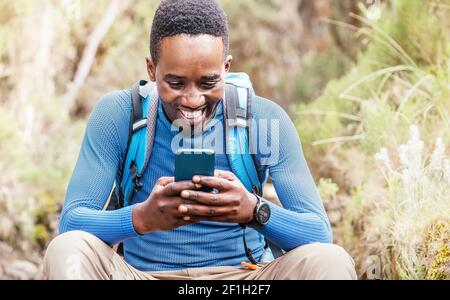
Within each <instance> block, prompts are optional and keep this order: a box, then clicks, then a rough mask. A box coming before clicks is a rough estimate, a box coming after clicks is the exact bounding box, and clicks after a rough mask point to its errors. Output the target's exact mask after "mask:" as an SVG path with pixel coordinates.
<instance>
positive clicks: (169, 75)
mask: <svg viewBox="0 0 450 300" xmlns="http://www.w3.org/2000/svg"><path fill="white" fill-rule="evenodd" d="M164 79H165V80H183V79H186V77H183V76H178V75H175V74H166V75H164Z"/></svg>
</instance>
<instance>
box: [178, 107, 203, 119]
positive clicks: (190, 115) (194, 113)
mask: <svg viewBox="0 0 450 300" xmlns="http://www.w3.org/2000/svg"><path fill="white" fill-rule="evenodd" d="M180 110H181V112H182V113H183V115H184V116H185V117H186V118H189V119H195V118H199V117H201V116H202V113H203V110H194V111H186V110H182V109H180Z"/></svg>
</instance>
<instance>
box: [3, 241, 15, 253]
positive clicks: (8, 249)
mask: <svg viewBox="0 0 450 300" xmlns="http://www.w3.org/2000/svg"><path fill="white" fill-rule="evenodd" d="M13 251H14V249H13V247H11V246H10V245H8V244H7V243H4V242H0V253H1V254H2V256H4V255H6V254H11V253H13Z"/></svg>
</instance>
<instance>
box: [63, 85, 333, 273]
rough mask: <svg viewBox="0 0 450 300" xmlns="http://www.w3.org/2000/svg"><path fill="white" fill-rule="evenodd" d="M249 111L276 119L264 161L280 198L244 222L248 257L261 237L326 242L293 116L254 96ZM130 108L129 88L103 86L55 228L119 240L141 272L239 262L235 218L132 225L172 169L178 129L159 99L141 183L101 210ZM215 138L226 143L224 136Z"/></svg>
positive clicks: (285, 242) (291, 243)
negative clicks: (149, 227) (117, 204)
mask: <svg viewBox="0 0 450 300" xmlns="http://www.w3.org/2000/svg"><path fill="white" fill-rule="evenodd" d="M252 110H253V115H254V118H255V121H256V122H258V121H259V120H261V119H267V120H269V122H270V120H278V124H279V135H277V134H274V135H272V134H271V132H270V130H268V131H267V134H268V136H267V139H268V142H269V143H268V144H269V145H270V144H271V143H278V144H279V157H278V159H277V160H275V161H272V162H269V165H268V170H269V176H270V178H271V179H272V182H273V184H274V186H275V190H276V192H277V195H278V197H279V199H280V202H281V204H282V205H283V207H279V206H277V205H275V204H272V203H270V206H271V210H272V215H271V218H270V221H269V223H268V224H266V225H265V226H263V227H262V228H258V229H252V228H247V230H246V239H247V243H248V246H249V247H250V248H251V249H252V250H253V252H252V254H253V256H254V257H255V258H259V257H261V255H262V253H263V251H264V245H265V241H264V236H265V237H267V238H268V239H269V240H271V241H272V242H273V243H274V244H276V245H278V246H279V247H281V248H282V249H284V250H286V251H289V250H291V249H293V248H296V247H298V246H301V245H304V244H307V243H311V242H325V243H328V242H331V241H332V232H331V227H330V224H329V221H328V218H327V215H326V213H325V210H324V207H323V205H322V202H321V200H320V196H319V194H318V191H317V188H316V186H315V184H314V181H313V178H312V176H311V173H310V171H309V168H308V166H307V163H306V161H305V158H304V155H303V151H302V147H301V143H300V139H299V137H298V134H297V131H296V129H295V127H294V125H293V123H292V121H291V120H290V118H289V117H288V115H287V114H286V113H285V112H284V111H283V110H282V109H281V107H279V106H278V105H277V104H275V103H274V102H272V101H269V100H267V99H264V98H261V97H258V96H256V97H255V98H254V99H253V105H252ZM130 113H131V93H130V92H129V91H128V90H123V91H116V92H112V93H109V94H107V95H106V96H104V97H103V98H102V99H101V100H100V101H99V102H98V103H97V104H96V106H95V108H94V110H93V112H92V113H91V115H90V117H89V120H88V124H87V128H86V132H85V135H84V139H83V143H82V146H81V150H80V154H79V157H78V161H77V163H76V166H75V169H74V171H73V174H72V177H71V180H70V182H69V186H68V189H67V193H66V198H65V203H64V208H63V211H62V214H61V219H60V225H59V230H60V232H61V233H63V232H66V231H70V230H84V231H87V232H89V233H91V234H93V235H95V236H97V237H98V238H100V239H101V240H103V241H104V242H106V243H108V244H111V245H112V244H115V243H118V242H124V249H125V253H124V255H125V260H126V261H127V262H128V263H129V264H131V265H132V266H134V267H135V268H137V269H139V270H142V271H161V270H175V269H183V268H195V267H206V266H220V265H228V266H239V265H240V262H241V261H243V260H247V258H246V255H245V250H244V245H243V242H242V230H243V229H242V228H241V227H240V226H239V225H238V224H235V223H219V222H198V223H194V224H190V225H186V226H181V227H179V228H176V229H173V230H170V231H156V232H151V233H148V234H145V235H139V234H138V233H137V232H136V231H135V229H134V227H133V222H132V209H133V207H134V205H136V204H137V203H139V202H143V201H145V200H146V199H147V198H148V196H149V194H150V192H151V190H152V189H153V186H154V184H155V182H156V180H157V179H158V178H159V177H161V176H174V163H175V159H174V153H173V151H172V149H171V140H172V139H173V138H174V136H175V135H176V134H177V132H176V131H172V129H171V123H170V122H169V120H168V119H167V118H166V116H165V114H164V112H163V108H162V105H161V103H159V105H158V114H157V125H156V131H155V139H154V145H153V150H152V154H151V157H150V161H149V164H148V167H147V170H146V171H145V173H144V176H143V177H142V182H143V188H142V189H141V190H140V191H139V192H138V193H136V194H135V196H134V198H133V200H132V203H131V204H130V205H129V206H127V207H124V208H122V209H118V210H114V211H105V210H103V208H104V206H105V204H106V202H107V200H108V197H109V195H110V192H111V189H112V186H113V183H114V180H115V179H116V177H117V167H118V166H119V164H120V163H121V162H122V161H123V160H124V159H125V149H126V146H127V139H128V130H129V120H130ZM214 119H215V120H216V121H218V122H219V123H221V124H223V119H224V114H223V104H222V102H220V103H219V105H218V106H217V109H216V112H215V115H214ZM209 124H214V122H210V123H209ZM219 132H220V133H223V132H222V131H221V130H214V126H209V127H208V126H206V129H205V130H204V132H203V136H202V138H203V139H204V140H210V139H211V138H214V135H215V134H219ZM211 135H213V136H211ZM208 138H209V139H208ZM218 139H219V138H218ZM193 143H194V144H195V141H194V142H193ZM195 145H196V144H195ZM222 145H223V147H225V143H224V142H223V143H222ZM220 153H223V154H220ZM220 153H216V157H215V169H221V170H228V171H231V169H230V165H229V163H228V160H227V157H226V154H225V151H221V152H220ZM256 158H257V160H258V159H261V158H262V155H261V154H259V153H257V154H256Z"/></svg>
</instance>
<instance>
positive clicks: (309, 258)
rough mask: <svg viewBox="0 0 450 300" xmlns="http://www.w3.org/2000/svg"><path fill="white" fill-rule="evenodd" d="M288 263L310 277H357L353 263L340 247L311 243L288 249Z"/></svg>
mask: <svg viewBox="0 0 450 300" xmlns="http://www.w3.org/2000/svg"><path fill="white" fill-rule="evenodd" d="M286 255H288V256H289V258H288V261H289V262H288V264H290V265H292V266H293V268H296V269H297V270H296V271H298V272H299V273H301V274H302V275H306V277H307V278H310V279H357V277H356V272H355V264H354V261H353V259H352V258H351V256H350V255H349V254H348V253H347V251H345V250H344V249H343V248H342V247H340V246H338V245H335V244H325V243H313V244H308V245H304V246H300V247H298V248H295V249H293V250H291V251H289V252H288V253H287V254H286Z"/></svg>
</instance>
